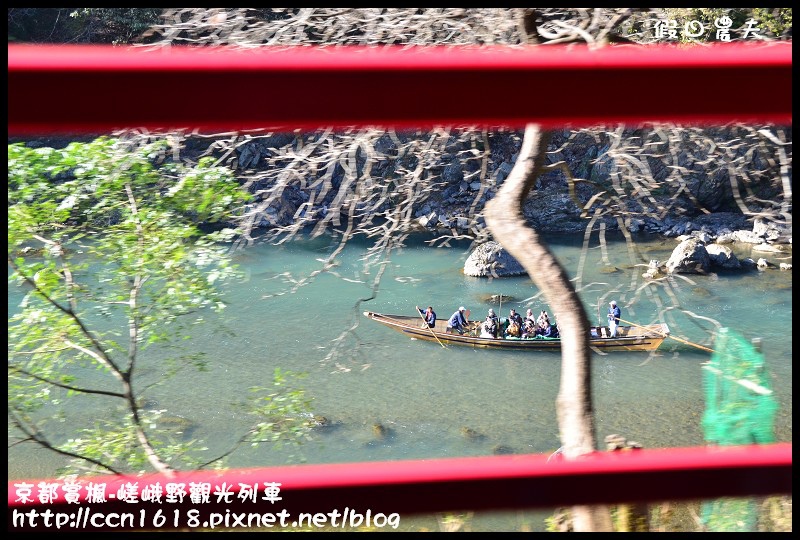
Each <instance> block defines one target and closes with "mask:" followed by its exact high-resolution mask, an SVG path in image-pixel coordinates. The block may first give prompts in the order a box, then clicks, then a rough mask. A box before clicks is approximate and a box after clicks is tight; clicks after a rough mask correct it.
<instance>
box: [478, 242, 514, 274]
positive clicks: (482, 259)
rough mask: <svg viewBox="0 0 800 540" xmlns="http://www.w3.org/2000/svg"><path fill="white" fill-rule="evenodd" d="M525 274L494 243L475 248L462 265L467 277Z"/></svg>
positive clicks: (499, 246) (503, 250) (501, 248)
mask: <svg viewBox="0 0 800 540" xmlns="http://www.w3.org/2000/svg"><path fill="white" fill-rule="evenodd" d="M526 273H527V272H525V269H524V268H523V267H522V265H521V264H519V262H517V260H516V259H515V258H514V257H512V256H511V255H509V254H508V253H507V252H506V250H505V249H503V247H502V246H501V245H500V244H499V243H498V242H494V241H490V242H486V243H485V244H481V245H480V246H478V247H477V248H475V251H473V252H472V253H471V254H470V256H469V257H468V258H467V261H466V262H465V263H464V274H466V275H468V276H476V277H484V276H493V277H502V276H520V275H524V274H526Z"/></svg>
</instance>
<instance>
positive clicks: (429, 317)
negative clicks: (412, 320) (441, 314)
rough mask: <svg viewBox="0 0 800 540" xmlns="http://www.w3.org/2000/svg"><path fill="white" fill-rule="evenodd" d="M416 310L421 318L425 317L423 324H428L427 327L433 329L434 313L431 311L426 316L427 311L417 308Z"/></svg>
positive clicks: (434, 323)
mask: <svg viewBox="0 0 800 540" xmlns="http://www.w3.org/2000/svg"><path fill="white" fill-rule="evenodd" d="M417 309H418V310H419V312H420V313H421V314H422V316H423V317H425V322H426V323H428V326H429V327H430V328H433V327H434V326H436V312H435V311H433V310H431V314H430V315H428V312H427V310H425V309H419V308H417Z"/></svg>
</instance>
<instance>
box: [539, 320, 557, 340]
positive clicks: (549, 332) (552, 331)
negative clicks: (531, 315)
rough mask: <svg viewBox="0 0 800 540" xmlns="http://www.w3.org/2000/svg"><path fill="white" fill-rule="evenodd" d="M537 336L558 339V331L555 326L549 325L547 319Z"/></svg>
mask: <svg viewBox="0 0 800 540" xmlns="http://www.w3.org/2000/svg"><path fill="white" fill-rule="evenodd" d="M539 330H540V331H539V335H540V336H542V337H546V338H557V337H558V329H556V327H555V326H553V325H552V324H550V320H549V319H547V320H545V321H544V326H543V327H542V328H540V329H539Z"/></svg>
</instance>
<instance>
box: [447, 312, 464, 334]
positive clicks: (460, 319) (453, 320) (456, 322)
mask: <svg viewBox="0 0 800 540" xmlns="http://www.w3.org/2000/svg"><path fill="white" fill-rule="evenodd" d="M466 325H467V319H465V318H464V315H463V314H462V313H461V312H460V311H456V312H455V313H453V314H452V315H451V316H450V320H448V321H447V326H450V327H452V328H455V329H456V330H461V329H463V328H464V327H465V326H466Z"/></svg>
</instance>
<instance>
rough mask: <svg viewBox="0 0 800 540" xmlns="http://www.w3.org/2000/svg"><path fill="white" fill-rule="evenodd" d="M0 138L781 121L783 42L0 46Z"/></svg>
mask: <svg viewBox="0 0 800 540" xmlns="http://www.w3.org/2000/svg"><path fill="white" fill-rule="evenodd" d="M8 104H9V105H8V131H9V135H12V134H31V133H59V132H62V133H63V132H67V133H76V132H97V133H105V132H108V131H111V130H113V129H116V128H124V127H144V128H148V129H162V128H164V129H167V128H198V129H202V130H208V131H221V130H239V129H256V128H274V129H294V128H298V129H314V128H318V127H324V126H349V125H364V124H369V125H385V126H397V127H407V126H410V127H426V126H431V125H434V124H438V125H441V124H445V125H452V124H461V125H474V124H484V125H505V126H521V125H523V124H525V123H528V122H537V123H540V124H542V125H544V126H548V127H562V126H565V125H574V126H587V125H596V124H612V123H627V124H638V123H642V122H659V121H672V122H689V123H695V124H697V123H720V122H727V121H730V120H739V121H743V122H774V123H785V124H791V121H792V47H791V43H778V44H772V45H753V46H748V45H745V44H727V45H721V46H707V47H694V48H689V49H687V48H678V47H673V46H654V47H646V48H644V47H606V48H601V49H597V50H588V49H575V48H560V47H530V48H523V49H520V48H516V49H512V48H508V47H505V48H499V47H485V48H464V47H433V48H424V47H419V48H412V49H406V48H400V47H383V48H360V47H329V48H323V49H320V48H312V47H294V48H282V49H266V50H263V49H258V50H253V49H249V50H231V49H222V50H219V49H213V50H210V49H191V48H168V49H160V50H155V51H147V50H145V49H142V48H122V47H103V46H78V45H75V46H36V45H9V46H8Z"/></svg>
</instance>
